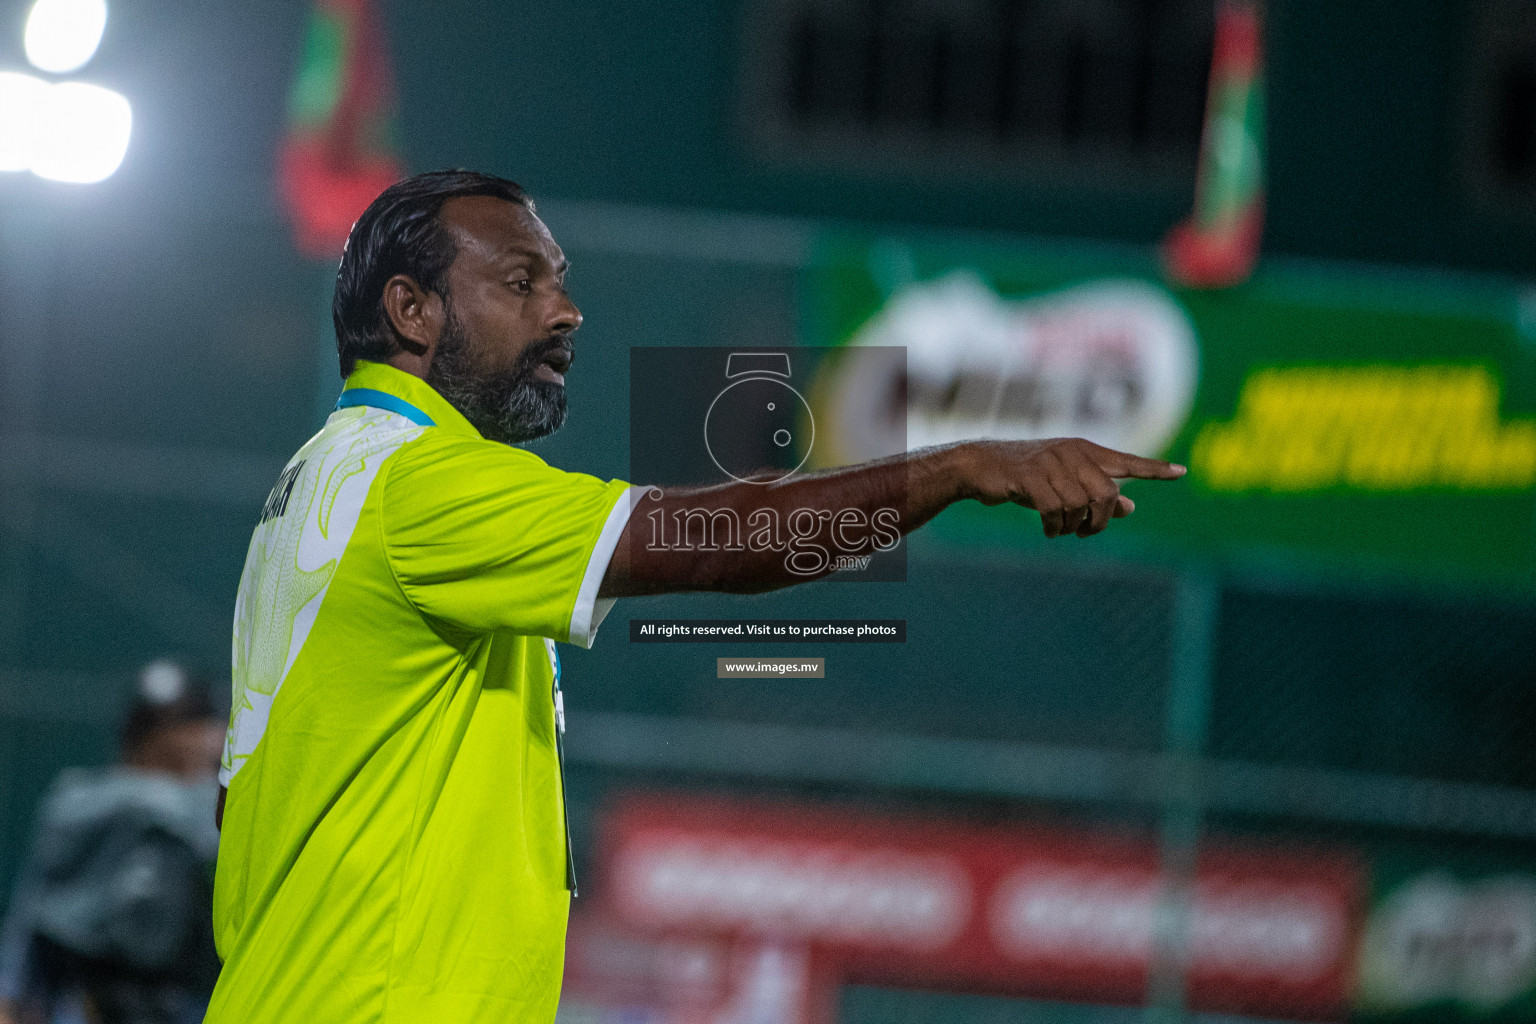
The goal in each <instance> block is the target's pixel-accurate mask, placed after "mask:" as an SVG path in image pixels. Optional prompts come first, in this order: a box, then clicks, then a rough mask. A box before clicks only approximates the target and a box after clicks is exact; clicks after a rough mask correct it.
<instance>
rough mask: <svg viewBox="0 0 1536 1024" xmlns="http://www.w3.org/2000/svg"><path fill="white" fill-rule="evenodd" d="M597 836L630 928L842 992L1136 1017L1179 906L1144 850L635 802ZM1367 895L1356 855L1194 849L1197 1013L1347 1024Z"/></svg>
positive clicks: (1097, 838) (1080, 833)
mask: <svg viewBox="0 0 1536 1024" xmlns="http://www.w3.org/2000/svg"><path fill="white" fill-rule="evenodd" d="M605 831H606V836H605V844H606V845H605V850H604V874H605V885H604V886H603V890H604V893H605V896H606V899H607V902H608V912H609V914H610V915H612V917H613V918H614V919H615V921H616V922H617V923H618V924H620V925H621V926H622V927H623V928H625V929H629V930H632V931H634V932H635V933H637V934H643V935H651V936H665V937H672V938H685V937H692V938H707V939H714V940H717V941H720V942H725V943H728V944H735V945H737V946H740V945H741V944H748V945H751V944H753V943H757V944H765V943H766V944H768V945H769V946H772V947H775V948H784V949H803V950H809V951H810V956H811V958H812V960H813V961H814V963H815V964H817V965H819V968H818V969H825V970H829V971H831V972H833V973H835V974H836V975H837V976H839V977H842V978H844V979H847V980H855V981H867V982H875V983H881V982H884V983H894V984H906V985H933V986H943V987H965V988H973V989H978V990H985V991H994V992H1006V993H1011V994H1017V995H1025V996H1032V997H1037V998H1055V999H1080V1000H1092V1001H1096V1002H1120V1003H1136V1002H1140V1001H1143V1000H1144V999H1145V998H1146V989H1147V980H1148V975H1149V971H1150V969H1151V967H1152V963H1153V956H1154V950H1155V940H1156V936H1157V935H1158V933H1159V929H1160V928H1165V927H1166V923H1165V922H1166V921H1167V920H1168V914H1169V913H1170V908H1174V907H1177V904H1175V903H1172V902H1171V900H1170V896H1169V891H1168V889H1167V886H1166V879H1165V878H1164V877H1163V875H1162V874H1161V872H1160V870H1159V867H1158V857H1157V848H1156V844H1155V842H1154V840H1153V838H1152V837H1151V836H1148V835H1132V834H1113V833H1101V832H1095V831H1087V830H1070V829H1065V828H1059V829H1058V828H1029V827H995V828H981V827H975V826H967V825H956V824H949V823H944V822H938V821H933V820H923V819H902V818H888V817H880V816H874V815H868V814H862V813H853V812H844V811H834V810H827V809H809V808H803V807H794V806H786V805H782V804H769V803H759V802H753V801H724V800H708V799H700V798H693V797H690V798H688V799H687V800H686V801H684V800H680V799H677V798H668V799H661V798H639V799H632V800H629V801H627V802H625V803H623V804H622V805H620V806H619V807H618V808H616V810H615V811H614V813H613V814H612V815H611V816H610V818H609V820H608V823H607V828H606V830H605ZM1365 889H1366V879H1365V871H1364V867H1363V865H1362V864H1361V863H1360V862H1359V861H1358V860H1357V859H1356V858H1355V857H1353V856H1352V855H1350V854H1348V853H1346V852H1342V851H1331V850H1321V849H1316V848H1312V847H1297V848H1284V847H1279V846H1274V845H1270V844H1265V845H1262V846H1257V845H1256V846H1254V847H1253V848H1247V847H1243V846H1239V845H1220V846H1211V847H1210V848H1202V850H1201V852H1200V855H1199V858H1198V867H1197V869H1196V874H1195V879H1194V886H1193V893H1192V897H1191V898H1190V899H1189V902H1188V905H1187V907H1186V908H1185V910H1186V913H1185V915H1184V919H1185V920H1186V921H1187V926H1186V931H1185V935H1186V944H1185V957H1186V962H1187V963H1188V965H1189V966H1188V973H1187V980H1188V986H1187V990H1188V1000H1189V1003H1190V1005H1191V1006H1192V1007H1194V1008H1197V1009H1203V1010H1216V1011H1224V1012H1234V1013H1253V1014H1264V1015H1269V1016H1282V1017H1297V1018H1305V1019H1320V1018H1323V1019H1326V1018H1342V1017H1344V1016H1345V1015H1346V1013H1347V1008H1348V1005H1349V1002H1350V996H1351V992H1352V988H1353V964H1354V959H1355V948H1356V943H1357V935H1358V932H1359V928H1360V917H1361V913H1362V908H1363V899H1364V894H1365Z"/></svg>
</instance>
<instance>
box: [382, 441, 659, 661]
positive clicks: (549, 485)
mask: <svg viewBox="0 0 1536 1024" xmlns="http://www.w3.org/2000/svg"><path fill="white" fill-rule="evenodd" d="M629 489H630V488H629V485H628V484H625V483H624V482H622V481H618V480H613V481H607V482H604V481H602V480H599V479H598V478H597V477H594V476H588V475H587V474H585V473H568V472H565V471H563V470H559V469H555V468H553V467H551V466H549V465H547V464H546V463H545V462H544V460H542V459H540V458H539V457H538V456H537V455H534V454H533V453H532V452H528V451H524V450H522V449H519V448H512V447H509V446H507V445H502V444H497V443H495V442H491V441H484V440H480V439H476V438H451V439H448V440H443V441H439V440H437V439H436V438H434V437H433V436H432V433H431V432H429V433H428V435H427V436H426V437H423V438H421V439H420V440H419V441H417V442H415V443H413V444H410V445H408V446H406V447H405V448H404V449H402V450H401V451H400V453H399V454H398V455H396V456H395V457H394V458H393V459H392V460H390V465H389V466H388V467H387V468H386V470H385V476H384V480H383V490H382V493H381V495H380V501H381V505H380V509H381V520H380V521H381V528H382V530H383V541H384V550H385V553H386V557H387V558H388V559H389V561H390V568H391V570H392V571H393V572H394V575H395V579H396V580H397V581H398V582H399V584H400V588H401V590H402V591H403V592H404V593H405V596H406V598H407V599H408V600H409V601H410V602H411V603H412V604H413V605H414V606H415V607H416V608H417V609H418V610H419V611H421V612H422V614H424V615H427V616H428V617H430V618H433V619H436V620H439V621H441V622H444V623H447V624H449V625H452V626H456V627H458V628H461V629H466V630H469V631H472V632H477V633H488V632H493V631H498V630H506V631H510V632H515V633H523V634H528V635H532V636H545V637H549V638H551V639H554V640H559V641H563V642H568V643H573V644H577V645H579V646H582V647H590V646H591V645H592V641H593V639H594V636H595V634H596V632H597V627H598V624H599V623H600V622H601V621H602V618H603V616H604V615H605V614H606V612H607V610H608V608H609V607H611V606H612V604H613V602H612V601H611V600H599V599H598V597H597V590H598V587H599V586H601V584H602V581H603V575H604V573H606V572H607V569H608V562H609V560H610V559H611V558H612V557H613V550H614V548H615V547H616V546H617V545H618V541H619V536H620V535H621V534H622V533H623V532H624V525H625V523H626V522H627V521H628V519H629V513H630V510H631V508H632V507H633V504H634V503H633V501H632V500H631V499H630V498H629V497H628V496H627V492H628V491H629Z"/></svg>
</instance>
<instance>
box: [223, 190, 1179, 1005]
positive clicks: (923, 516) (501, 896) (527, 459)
mask: <svg viewBox="0 0 1536 1024" xmlns="http://www.w3.org/2000/svg"><path fill="white" fill-rule="evenodd" d="M566 269H567V263H566V260H565V257H564V255H563V253H562V252H561V250H560V247H559V246H558V245H556V244H555V240H554V239H553V238H552V237H551V235H550V233H549V230H548V229H547V228H546V227H545V226H544V224H543V222H541V221H540V220H539V218H538V217H537V216H536V215H535V212H534V208H533V204H532V203H531V202H530V201H529V200H528V198H527V197H526V196H525V195H524V193H523V191H522V189H521V188H519V187H518V186H517V185H515V184H513V183H512V182H509V181H506V180H504V179H501V178H496V177H492V176H489V175H483V174H476V173H472V172H467V171H443V172H436V173H432V174H424V175H418V176H416V177H414V178H411V179H408V180H406V181H403V182H400V183H399V184H396V185H394V186H392V187H390V188H389V189H387V190H386V191H385V192H384V193H383V194H382V195H381V196H379V198H378V199H376V200H375V201H374V202H373V204H372V205H371V206H370V207H369V208H368V210H367V211H366V212H365V213H364V214H363V216H362V217H361V218H360V219H359V220H358V222H357V224H356V225H355V226H354V227H353V229H352V235H351V238H350V240H349V241H348V243H347V250H346V254H345V255H344V256H343V258H342V262H341V267H340V270H339V272H338V275H337V283H336V297H335V303H334V319H335V323H336V335H337V347H338V351H339V353H340V358H341V371H342V374H343V376H344V377H345V379H346V383H345V386H344V389H343V391H342V394H341V398H340V400H339V401H338V403H337V410H336V412H335V413H333V414H332V415H331V417H330V419H329V420H328V421H327V422H326V425H325V427H324V429H322V430H321V431H320V433H319V434H317V435H315V437H314V438H313V439H311V440H310V441H309V442H308V443H307V444H305V445H304V447H303V448H301V449H299V451H298V453H297V454H296V455H295V456H294V457H293V460H292V461H291V462H290V463H289V464H288V466H287V467H286V468H285V469H284V470H283V472H282V474H281V475H280V476H279V477H278V481H277V484H276V486H274V487H273V489H272V492H271V494H270V495H269V496H268V498H267V501H266V504H265V506H264V507H263V508H262V511H261V516H260V521H259V523H258V524H257V527H256V530H255V534H254V536H253V537H252V539H251V546H250V551H249V553H248V555H247V557H246V563H245V570H244V573H243V574H242V577H241V581H240V590H239V594H238V597H237V599H236V605H235V637H234V706H233V713H232V715H231V721H230V727H229V733H228V738H227V740H226V743H225V751H224V759H223V766H222V769H221V772H220V781H221V782H222V783H223V784H224V786H225V787H226V791H225V793H224V794H222V795H221V804H220V809H221V821H222V827H223V838H222V841H221V844H220V851H219V862H218V871H217V878H216V884H215V895H214V903H215V911H214V918H215V922H214V923H215V930H216V933H217V941H218V945H219V950H220V953H221V955H222V956H223V958H224V961H225V963H224V970H223V973H222V975H221V977H220V980H219V984H218V988H217V990H216V991H215V993H214V997H213V1002H212V1005H211V1007H210V1009H209V1014H208V1018H207V1019H208V1020H209V1021H210V1022H214V1024H236V1022H239V1024H246V1022H253V1021H261V1022H263V1024H281V1022H288V1021H292V1022H300V1024H343V1022H347V1024H350V1022H357V1024H363V1022H369V1024H374V1022H399V1024H404V1022H411V1024H417V1022H424V1021H430V1022H433V1024H454V1022H471V1021H473V1022H483V1021H508V1022H512V1021H516V1022H525V1021H548V1020H551V1019H552V1018H553V1016H554V1012H555V1005H556V1002H557V1000H558V997H559V991H560V976H561V969H562V960H563V952H564V936H565V922H566V915H567V913H568V910H569V904H570V896H571V893H572V891H574V887H575V886H574V877H573V874H572V871H571V864H570V850H569V842H568V838H567V828H566V824H565V821H564V793H563V786H562V782H561V757H560V749H561V748H560V745H561V735H562V733H563V729H564V710H563V705H562V702H561V697H560V662H559V658H558V656H557V653H556V649H555V643H556V642H557V641H559V642H565V643H573V644H578V645H581V646H583V647H585V646H590V645H591V643H592V640H593V636H594V634H595V633H596V630H597V627H598V624H599V623H600V622H601V621H602V619H603V616H604V614H605V613H606V612H607V610H608V608H609V607H610V606H611V605H612V604H613V601H614V599H615V598H618V597H622V596H627V595H638V594H648V593H663V592H669V591H684V590H725V591H756V590H767V589H772V588H774V587H781V586H786V585H789V584H791V583H797V582H803V581H804V580H805V579H806V577H804V576H801V575H797V574H794V573H792V572H790V571H789V569H788V567H787V566H786V565H785V563H784V561H783V560H782V558H781V556H780V555H779V554H778V553H776V552H773V551H753V550H750V549H744V550H737V551H731V550H716V551H700V550H694V551H687V552H679V551H677V550H676V549H673V550H670V551H651V550H649V549H647V548H646V546H645V545H644V542H643V540H642V539H640V538H641V535H643V533H644V531H643V530H642V529H639V528H637V529H635V530H634V531H633V533H634V534H635V535H636V536H635V542H634V543H631V542H630V535H631V532H632V531H630V529H629V527H628V521H629V518H630V512H631V509H632V507H633V506H634V504H635V502H636V501H637V500H638V498H639V494H640V493H642V489H639V488H636V489H634V491H635V493H634V495H631V493H630V492H631V488H630V487H629V485H627V484H625V483H623V482H620V481H610V482H604V481H601V480H598V479H596V478H595V477H591V476H586V475H583V474H580V473H567V472H563V471H561V470H558V469H554V468H552V467H550V466H548V465H546V464H545V463H544V462H543V461H542V460H541V459H539V458H538V457H537V456H535V455H533V454H532V453H530V452H528V451H525V450H522V449H519V448H515V447H513V445H514V444H516V443H518V442H522V441H529V440H532V439H534V438H538V437H543V436H545V435H547V434H549V433H551V432H552V431H554V430H556V429H558V428H559V426H560V425H561V423H562V422H563V421H564V419H565V413H566V404H565V390H564V384H565V373H566V372H567V371H568V370H569V369H570V367H571V363H572V359H573V356H574V349H573V347H572V341H571V336H572V335H573V334H574V333H575V331H576V329H577V328H578V327H580V325H581V314H580V313H579V312H578V311H577V309H576V307H575V305H573V304H572V302H571V300H570V298H569V297H568V296H567V294H566V291H565V274H566ZM1182 472H1183V470H1182V468H1180V467H1175V466H1170V465H1168V464H1167V463H1164V462H1158V461H1155V460H1150V459H1141V458H1138V457H1136V456H1133V455H1124V454H1121V453H1119V452H1112V451H1109V450H1108V449H1105V448H1100V447H1098V446H1097V445H1092V444H1089V443H1088V442H1085V441H1077V440H1059V441H1045V442H998V441H985V442H972V443H967V444H961V445H952V446H948V447H944V448H939V449H927V450H924V451H920V452H914V453H911V454H908V455H902V456H899V457H897V458H893V459H888V460H883V461H881V462H878V463H869V464H865V465H861V466H854V467H849V468H846V469H839V470H831V471H826V472H820V473H812V474H807V475H804V476H792V477H789V478H786V479H784V480H781V481H778V482H776V483H774V484H771V485H767V486H759V485H756V484H752V483H734V484H731V485H725V486H717V487H708V488H691V489H685V488H669V489H667V490H666V491H665V492H657V491H655V490H652V491H651V492H649V496H648V497H647V498H646V500H647V501H652V502H655V505H656V507H659V508H660V509H661V510H662V511H663V513H664V514H667V515H669V516H670V514H671V513H672V511H675V510H678V509H682V508H685V507H686V508H689V509H695V510H696V509H700V508H703V509H705V510H710V509H716V510H730V511H731V512H735V513H740V512H742V511H744V510H747V509H749V508H750V509H762V508H771V509H773V510H775V512H776V513H777V514H778V516H779V517H780V519H781V520H782V519H783V518H785V517H787V516H788V515H789V514H790V513H791V512H794V511H796V510H800V509H812V510H816V511H817V512H818V515H820V516H821V519H822V521H823V522H827V521H830V520H831V518H832V511H833V510H846V509H850V508H852V509H858V510H862V511H863V512H864V513H865V514H866V515H868V514H871V513H873V512H874V511H876V510H878V509H883V508H891V507H897V508H901V509H903V510H904V512H903V517H902V520H901V522H900V524H899V528H900V529H901V531H902V532H906V531H909V530H912V529H915V528H917V527H918V526H920V525H922V524H923V523H924V522H926V521H927V520H929V519H931V518H932V517H933V516H934V515H936V514H937V513H938V512H939V511H940V510H942V509H943V508H944V507H945V506H946V505H949V504H951V503H953V502H956V501H960V500H963V499H975V500H979V501H982V502H984V503H987V504H1000V503H1002V502H1016V503H1020V504H1024V505H1027V506H1029V507H1031V508H1037V509H1039V510H1040V512H1041V516H1042V521H1043V523H1044V527H1045V531H1046V533H1047V534H1048V535H1051V536H1060V535H1064V534H1067V533H1075V534H1078V535H1080V536H1087V535H1089V534H1092V533H1096V532H1098V531H1099V530H1102V529H1103V528H1104V527H1105V525H1106V524H1107V523H1108V522H1109V520H1110V519H1111V518H1113V517H1115V516H1120V515H1125V514H1127V513H1129V511H1130V510H1131V504H1130V502H1129V499H1126V498H1124V497H1122V496H1121V495H1120V493H1119V490H1118V488H1117V487H1116V485H1115V483H1114V479H1113V478H1114V477H1117V476H1119V477H1125V476H1137V477H1147V478H1161V479H1171V478H1173V477H1176V476H1178V475H1180V474H1181V473H1182Z"/></svg>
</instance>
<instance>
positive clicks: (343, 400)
mask: <svg viewBox="0 0 1536 1024" xmlns="http://www.w3.org/2000/svg"><path fill="white" fill-rule="evenodd" d="M354 405H368V406H372V407H373V408H375V409H383V410H385V411H387V412H392V413H395V414H396V415H398V416H404V417H405V418H406V419H408V420H410V421H411V422H412V423H414V424H416V425H417V426H418V427H435V426H437V424H436V423H435V422H433V420H432V417H430V416H428V415H427V414H426V413H424V412H422V411H421V410H420V409H418V408H416V407H415V406H414V405H412V404H411V403H410V402H407V401H406V400H405V399H403V398H396V397H395V396H394V395H391V394H390V393H389V392H387V391H375V390H373V388H347V390H345V391H343V392H342V393H341V397H340V398H338V399H336V408H338V409H348V408H351V407H352V406H354Z"/></svg>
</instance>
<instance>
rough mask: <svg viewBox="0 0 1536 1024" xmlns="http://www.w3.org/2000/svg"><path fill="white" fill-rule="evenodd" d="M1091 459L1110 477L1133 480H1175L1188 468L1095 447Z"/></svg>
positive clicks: (1111, 449) (1160, 460)
mask: <svg viewBox="0 0 1536 1024" xmlns="http://www.w3.org/2000/svg"><path fill="white" fill-rule="evenodd" d="M1095 448H1096V449H1097V450H1096V451H1095V452H1094V453H1093V459H1094V461H1095V462H1097V463H1098V464H1099V468H1100V469H1102V470H1103V471H1104V472H1106V473H1108V474H1109V475H1110V476H1112V477H1117V478H1119V479H1127V478H1129V479H1135V480H1177V479H1178V478H1179V477H1181V476H1183V475H1184V474H1185V473H1188V472H1189V469H1188V467H1186V466H1181V465H1179V464H1178V463H1176V462H1164V461H1163V460H1162V459H1146V458H1142V457H1141V456H1140V455H1131V454H1129V453H1128V452H1117V451H1115V450H1114V449H1113V448H1104V447H1102V446H1097V445H1096V446H1095Z"/></svg>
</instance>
